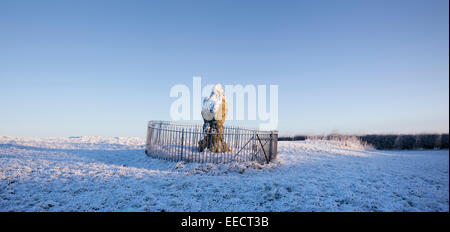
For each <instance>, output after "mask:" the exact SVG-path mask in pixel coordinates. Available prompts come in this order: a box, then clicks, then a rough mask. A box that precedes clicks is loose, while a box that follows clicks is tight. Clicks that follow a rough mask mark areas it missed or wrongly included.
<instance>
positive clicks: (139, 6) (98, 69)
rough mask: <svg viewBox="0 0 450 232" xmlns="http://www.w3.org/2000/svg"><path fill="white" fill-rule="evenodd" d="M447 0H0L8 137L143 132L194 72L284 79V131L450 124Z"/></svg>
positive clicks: (0, 98) (1, 85)
mask: <svg viewBox="0 0 450 232" xmlns="http://www.w3.org/2000/svg"><path fill="white" fill-rule="evenodd" d="M448 4H449V3H448V1H440V0H431V1H380V0H376V1H370V0H369V1H349V0H343V1H161V2H156V1H21V0H18V1H16V0H15V1H4V0H0V110H1V114H0V135H11V136H38V137H48V136H74V135H101V136H139V137H144V136H145V133H146V131H145V127H146V121H148V120H151V119H169V107H170V105H171V103H172V102H173V101H174V100H175V99H174V98H170V96H169V90H170V88H171V87H172V86H173V85H175V84H186V85H188V86H190V85H192V76H202V78H203V84H204V85H206V84H213V83H216V82H220V83H223V84H242V85H246V84H255V85H256V84H267V85H269V84H276V85H279V130H280V134H282V135H289V134H326V133H331V132H336V131H337V132H340V133H421V132H448V130H449V47H448V46H449V31H448V28H449V25H448V24H449V11H448V9H449V6H448Z"/></svg>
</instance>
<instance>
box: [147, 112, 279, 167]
mask: <svg viewBox="0 0 450 232" xmlns="http://www.w3.org/2000/svg"><path fill="white" fill-rule="evenodd" d="M215 134H218V133H208V135H215ZM220 135H221V137H222V138H223V139H224V141H225V143H226V145H227V146H228V148H229V149H228V151H226V152H213V151H211V150H210V149H204V150H203V151H200V149H199V141H200V140H201V139H202V138H203V137H204V136H205V133H204V132H203V125H202V124H194V123H178V122H168V121H149V122H148V127H147V140H146V145H145V153H146V154H147V155H148V156H150V157H155V158H160V159H165V160H172V161H187V162H200V163H229V162H248V161H257V162H261V163H263V162H266V163H269V162H270V161H271V160H273V159H275V158H276V156H277V140H278V131H260V130H254V129H250V128H244V127H237V126H225V127H224V133H220Z"/></svg>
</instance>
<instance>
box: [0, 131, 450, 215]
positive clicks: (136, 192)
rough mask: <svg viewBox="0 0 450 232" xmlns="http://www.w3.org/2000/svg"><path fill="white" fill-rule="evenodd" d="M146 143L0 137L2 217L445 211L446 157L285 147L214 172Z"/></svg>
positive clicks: (312, 145) (333, 144)
mask: <svg viewBox="0 0 450 232" xmlns="http://www.w3.org/2000/svg"><path fill="white" fill-rule="evenodd" d="M143 144H144V139H140V138H102V137H71V138H47V139H37V138H17V137H8V136H0V211H449V187H448V185H449V173H448V169H449V168H448V167H449V151H448V150H434V151H377V150H371V149H365V148H363V147H360V146H357V145H354V146H352V144H346V145H344V144H343V143H341V142H337V141H321V140H307V141H296V142H291V141H289V142H279V156H278V158H277V160H276V161H275V162H274V163H271V164H269V165H259V164H256V163H245V164H225V165H214V164H196V163H184V162H179V163H176V162H169V161H164V160H158V159H153V158H149V157H147V156H146V155H145V154H144V145H143Z"/></svg>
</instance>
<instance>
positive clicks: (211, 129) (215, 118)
mask: <svg viewBox="0 0 450 232" xmlns="http://www.w3.org/2000/svg"><path fill="white" fill-rule="evenodd" d="M227 113H228V106H227V100H226V97H225V92H224V91H223V88H222V85H221V84H216V85H215V86H214V88H213V90H212V92H211V95H210V96H209V97H208V98H205V99H204V100H203V106H202V117H203V122H204V123H203V138H202V139H201V140H200V141H199V151H200V152H202V151H203V150H205V148H208V149H209V150H210V151H212V152H216V153H220V152H227V151H230V148H229V147H228V146H227V144H226V142H225V136H224V132H225V131H224V127H223V124H224V123H225V118H226V116H227Z"/></svg>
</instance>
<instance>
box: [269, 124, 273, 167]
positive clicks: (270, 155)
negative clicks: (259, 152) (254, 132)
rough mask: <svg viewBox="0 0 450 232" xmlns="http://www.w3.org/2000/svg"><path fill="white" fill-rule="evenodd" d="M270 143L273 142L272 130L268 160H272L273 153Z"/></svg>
mask: <svg viewBox="0 0 450 232" xmlns="http://www.w3.org/2000/svg"><path fill="white" fill-rule="evenodd" d="M272 143H273V131H271V132H270V143H269V161H271V160H272V154H273V150H272Z"/></svg>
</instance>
